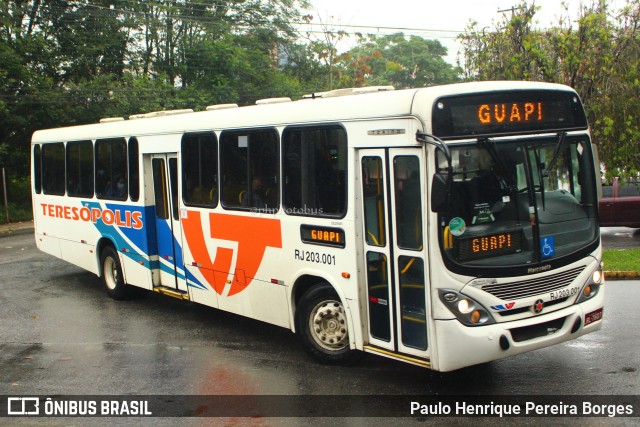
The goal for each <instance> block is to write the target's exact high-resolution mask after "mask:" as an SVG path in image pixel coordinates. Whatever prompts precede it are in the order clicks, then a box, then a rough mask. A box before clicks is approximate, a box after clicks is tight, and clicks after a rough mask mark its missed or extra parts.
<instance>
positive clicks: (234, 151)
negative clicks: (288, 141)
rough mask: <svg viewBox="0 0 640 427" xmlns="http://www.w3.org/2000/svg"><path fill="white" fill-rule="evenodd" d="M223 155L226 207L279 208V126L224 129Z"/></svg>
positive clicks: (222, 140)
mask: <svg viewBox="0 0 640 427" xmlns="http://www.w3.org/2000/svg"><path fill="white" fill-rule="evenodd" d="M220 158H221V171H222V195H221V196H222V205H223V206H224V207H225V208H231V209H243V210H249V209H250V210H255V209H257V210H266V212H275V211H276V209H277V206H278V202H279V185H280V184H279V173H278V171H279V162H278V158H279V155H278V132H277V131H276V130H275V129H252V130H246V131H225V132H222V135H221V136H220Z"/></svg>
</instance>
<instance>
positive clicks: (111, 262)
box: [100, 246, 127, 300]
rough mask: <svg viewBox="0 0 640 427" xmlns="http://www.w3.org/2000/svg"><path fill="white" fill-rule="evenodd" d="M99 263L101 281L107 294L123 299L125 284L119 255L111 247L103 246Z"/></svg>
mask: <svg viewBox="0 0 640 427" xmlns="http://www.w3.org/2000/svg"><path fill="white" fill-rule="evenodd" d="M100 265H101V266H102V283H103V284H104V287H105V289H106V291H107V294H108V295H109V296H110V297H111V298H113V299H117V300H120V299H124V298H125V297H126V294H127V292H126V286H127V285H126V283H125V282H124V276H123V274H122V266H121V265H120V257H119V256H118V253H117V252H116V250H115V249H113V247H111V246H107V247H106V248H104V250H103V251H102V254H101V256H100Z"/></svg>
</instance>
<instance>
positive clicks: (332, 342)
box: [296, 284, 358, 364]
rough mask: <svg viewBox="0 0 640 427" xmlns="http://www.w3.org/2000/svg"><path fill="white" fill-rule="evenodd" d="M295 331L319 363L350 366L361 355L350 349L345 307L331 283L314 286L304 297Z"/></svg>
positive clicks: (299, 308) (301, 300) (297, 314)
mask: <svg viewBox="0 0 640 427" xmlns="http://www.w3.org/2000/svg"><path fill="white" fill-rule="evenodd" d="M296 330H297V331H298V335H299V336H300V339H301V340H302V343H303V345H304V347H305V349H306V350H307V352H308V353H309V354H310V355H311V356H312V357H313V358H314V359H316V360H317V361H319V362H320V363H324V364H339V363H347V362H350V361H352V360H353V359H354V357H355V356H356V354H357V353H358V352H357V351H354V350H351V349H350V348H349V331H348V327H347V317H346V313H345V310H344V306H343V305H342V302H340V298H339V297H338V294H337V293H336V292H335V291H334V290H333V288H332V287H331V286H330V285H328V284H322V285H318V286H314V287H312V288H311V289H310V290H308V291H307V292H306V293H305V294H304V295H303V296H302V298H301V299H300V302H299V303H298V309H297V311H296Z"/></svg>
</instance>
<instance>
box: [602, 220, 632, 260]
mask: <svg viewBox="0 0 640 427" xmlns="http://www.w3.org/2000/svg"><path fill="white" fill-rule="evenodd" d="M600 235H601V236H602V245H603V246H604V248H605V249H627V248H639V247H640V228H627V227H602V228H601V229H600ZM638 262H640V260H639V261H638Z"/></svg>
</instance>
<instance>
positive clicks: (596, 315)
mask: <svg viewBox="0 0 640 427" xmlns="http://www.w3.org/2000/svg"><path fill="white" fill-rule="evenodd" d="M598 320H602V309H601V308H599V309H597V310H596V311H592V312H591V313H587V314H586V315H585V316H584V326H587V325H589V324H591V323H593V322H597V321H598Z"/></svg>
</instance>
